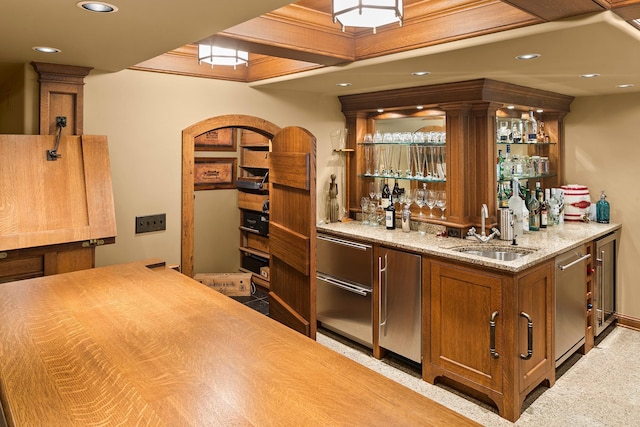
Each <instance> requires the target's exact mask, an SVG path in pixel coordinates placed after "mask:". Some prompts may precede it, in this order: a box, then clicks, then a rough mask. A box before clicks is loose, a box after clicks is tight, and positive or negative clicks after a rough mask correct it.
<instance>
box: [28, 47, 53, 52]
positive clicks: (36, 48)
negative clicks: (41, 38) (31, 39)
mask: <svg viewBox="0 0 640 427" xmlns="http://www.w3.org/2000/svg"><path fill="white" fill-rule="evenodd" d="M31 49H33V50H35V51H36V52H41V53H59V52H60V49H58V48H55V47H48V46H34V47H32V48H31Z"/></svg>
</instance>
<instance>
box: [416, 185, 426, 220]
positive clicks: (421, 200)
mask: <svg viewBox="0 0 640 427" xmlns="http://www.w3.org/2000/svg"><path fill="white" fill-rule="evenodd" d="M426 196H427V195H426V194H425V190H424V189H422V188H418V189H416V193H415V197H414V199H415V202H416V205H418V212H419V214H418V216H420V217H423V216H424V215H423V214H422V207H423V206H424V204H425V198H426Z"/></svg>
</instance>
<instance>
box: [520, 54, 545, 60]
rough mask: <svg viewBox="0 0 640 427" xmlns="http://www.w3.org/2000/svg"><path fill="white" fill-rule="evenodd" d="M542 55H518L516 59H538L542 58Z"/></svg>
mask: <svg viewBox="0 0 640 427" xmlns="http://www.w3.org/2000/svg"><path fill="white" fill-rule="evenodd" d="M541 56H542V55H540V54H539V53H525V54H524V55H518V56H516V59H524V60H527V59H537V58H540V57H541Z"/></svg>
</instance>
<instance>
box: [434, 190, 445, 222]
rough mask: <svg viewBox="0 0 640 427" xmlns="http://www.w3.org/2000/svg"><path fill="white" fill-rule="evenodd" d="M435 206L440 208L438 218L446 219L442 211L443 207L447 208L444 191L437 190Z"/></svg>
mask: <svg viewBox="0 0 640 427" xmlns="http://www.w3.org/2000/svg"><path fill="white" fill-rule="evenodd" d="M436 206H437V207H438V208H440V210H441V211H442V216H441V217H440V219H447V217H446V216H444V211H445V209H447V193H446V192H444V191H438V198H437V199H436Z"/></svg>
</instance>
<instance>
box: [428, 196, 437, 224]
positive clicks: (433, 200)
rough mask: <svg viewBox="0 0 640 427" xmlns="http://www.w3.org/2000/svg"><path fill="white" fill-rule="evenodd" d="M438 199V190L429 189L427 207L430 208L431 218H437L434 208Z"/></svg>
mask: <svg viewBox="0 0 640 427" xmlns="http://www.w3.org/2000/svg"><path fill="white" fill-rule="evenodd" d="M437 199H438V192H437V191H436V190H427V207H428V208H429V218H435V217H434V216H433V208H434V207H435V206H436V200H437Z"/></svg>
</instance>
